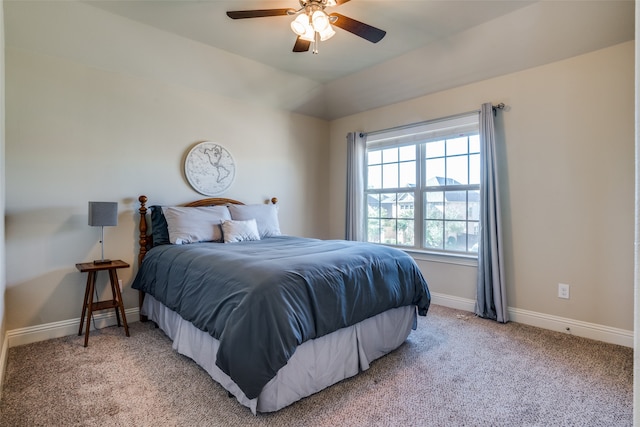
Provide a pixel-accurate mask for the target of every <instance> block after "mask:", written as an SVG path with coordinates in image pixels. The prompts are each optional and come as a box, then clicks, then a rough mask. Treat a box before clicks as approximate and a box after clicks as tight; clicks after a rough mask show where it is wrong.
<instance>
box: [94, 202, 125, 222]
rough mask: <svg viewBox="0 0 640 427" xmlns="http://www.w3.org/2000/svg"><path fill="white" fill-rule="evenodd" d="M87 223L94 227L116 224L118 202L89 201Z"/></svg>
mask: <svg viewBox="0 0 640 427" xmlns="http://www.w3.org/2000/svg"><path fill="white" fill-rule="evenodd" d="M89 225H91V226H96V227H101V226H102V227H106V226H114V225H118V203H117V202H89Z"/></svg>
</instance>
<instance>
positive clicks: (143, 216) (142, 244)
mask: <svg viewBox="0 0 640 427" xmlns="http://www.w3.org/2000/svg"><path fill="white" fill-rule="evenodd" d="M138 201H139V202H140V209H138V211H139V212H140V224H139V226H138V227H139V230H140V240H139V241H138V243H139V250H138V268H140V266H141V265H142V260H143V259H144V256H145V255H146V254H147V241H148V239H149V236H147V206H146V203H147V196H144V195H143V196H140V197H138ZM143 302H144V292H142V291H138V308H139V309H140V310H142V303H143ZM140 321H141V322H146V321H147V316H145V315H143V314H142V313H141V314H140Z"/></svg>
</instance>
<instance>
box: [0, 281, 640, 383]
mask: <svg viewBox="0 0 640 427" xmlns="http://www.w3.org/2000/svg"><path fill="white" fill-rule="evenodd" d="M431 301H432V302H433V303H434V304H437V305H442V306H444V307H449V308H455V309H457V310H463V311H469V312H472V313H473V311H474V308H475V301H474V300H471V299H468V298H460V297H455V296H451V295H446V294H439V293H435V292H432V293H431ZM508 311H509V319H510V320H511V321H512V322H517V323H522V324H525V325H530V326H535V327H538V328H543V329H549V330H552V331H557V332H564V333H568V334H572V335H576V336H579V337H583V338H590V339H594V340H598V341H603V342H607V343H611V344H617V345H622V346H625V347H631V348H633V331H628V330H625V329H619V328H612V327H609V326H603V325H598V324H595V323H588V322H582V321H580V320H573V319H568V318H565V317H559V316H552V315H550V314H544V313H537V312H534V311H529V310H522V309H518V308H509V309H508ZM125 313H126V315H127V322H128V323H132V322H137V321H138V320H140V312H139V310H138V308H130V309H127V310H125ZM94 321H95V326H96V327H97V328H104V327H106V326H112V325H115V324H116V316H115V313H113V312H109V313H100V314H95V315H94ZM93 323H94V322H92V324H91V329H92V330H93V328H94V325H93ZM79 326H80V318H77V319H71V320H64V321H61V322H54V323H47V324H44V325H38V326H30V327H27V328H21V329H14V330H11V331H7V333H6V335H5V337H4V342H3V343H2V347H0V381H1V380H2V378H3V375H4V368H5V364H6V359H7V350H8V348H10V347H15V346H17V345H23V344H30V343H33V342H38V341H45V340H48V339H52V338H60V337H65V336H68V335H74V334H77V333H78V328H79ZM0 384H2V382H0Z"/></svg>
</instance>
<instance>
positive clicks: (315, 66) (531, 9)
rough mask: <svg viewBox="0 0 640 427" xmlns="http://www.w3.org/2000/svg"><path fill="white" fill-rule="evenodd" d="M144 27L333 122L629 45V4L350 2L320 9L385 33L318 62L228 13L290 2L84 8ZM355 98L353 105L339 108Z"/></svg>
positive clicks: (343, 41) (291, 0)
mask: <svg viewBox="0 0 640 427" xmlns="http://www.w3.org/2000/svg"><path fill="white" fill-rule="evenodd" d="M87 3H88V4H90V5H92V6H95V7H98V8H100V9H103V10H106V11H108V12H111V13H114V14H117V15H120V16H122V17H125V18H128V19H132V20H135V21H138V22H141V23H144V24H147V25H150V26H152V27H155V28H158V29H161V30H164V31H167V32H170V33H174V34H177V35H180V36H182V37H186V38H188V39H192V40H195V41H198V42H201V43H204V44H207V45H210V46H212V47H215V48H218V49H222V50H225V51H228V52H231V53H233V54H236V55H239V56H242V57H245V58H249V59H251V60H254V61H257V62H260V63H262V64H266V65H268V66H270V67H273V68H275V69H278V70H281V71H283V72H286V73H289V74H293V75H296V76H302V77H304V78H306V79H309V80H313V81H316V82H318V83H320V84H322V85H323V88H324V89H323V91H324V93H323V94H322V96H321V97H320V98H318V97H317V96H315V97H314V98H313V99H309V100H308V102H305V103H302V104H301V105H299V106H297V108H296V109H295V111H296V112H299V113H303V114H308V115H311V116H316V117H321V118H324V119H334V118H338V117H343V116H345V115H349V114H354V113H357V112H360V111H364V110H367V109H371V108H376V107H379V106H382V105H387V104H390V103H392V102H398V101H402V100H405V99H409V98H414V97H417V96H420V95H424V94H427V93H431V92H434V91H439V90H443V89H447V88H450V87H454V86H457V85H461V84H465V83H470V82H472V81H477V80H481V79H486V78H490V77H494V76H497V75H500V74H505V73H508V72H514V71H517V70H521V69H524V68H528V67H532V66H536V65H541V64H545V63H549V62H552V61H557V60H560V59H564V58H567V57H570V56H575V55H578V54H581V53H585V52H589V51H592V50H595V49H600V48H604V47H607V46H610V45H613V44H617V43H621V42H624V41H628V40H632V39H633V37H634V18H633V17H634V1H633V0H621V1H618V0H590V1H586V0H566V1H564V0H562V1H561V0H545V1H536V0H527V1H525V0H405V1H400V0H351V1H349V2H347V3H345V4H343V5H341V6H338V7H335V8H328V9H327V11H329V12H331V11H336V12H339V13H341V14H343V15H346V16H348V17H351V18H354V19H357V20H359V21H362V22H365V23H367V24H370V25H373V26H375V27H378V28H380V29H383V30H385V31H386V32H387V34H386V36H385V38H384V39H383V40H381V41H380V42H379V43H377V44H373V43H370V42H368V41H366V40H364V39H361V38H359V37H357V36H355V35H353V34H351V33H348V32H346V31H343V30H341V29H339V28H337V29H336V33H337V34H336V35H335V36H334V37H333V38H332V39H330V40H328V41H325V42H322V43H320V46H319V51H320V53H319V54H318V55H313V54H312V53H311V52H305V53H294V52H292V51H291V49H292V47H293V43H294V41H295V35H294V34H293V32H292V31H291V29H290V27H289V24H290V22H291V20H292V18H291V17H289V16H278V17H267V18H252V19H242V20H232V19H230V18H228V17H227V16H226V13H225V12H226V11H229V10H251V9H271V8H298V6H299V4H298V1H297V0H233V1H229V0H203V1H190V0H141V1H133V0H128V1H110V0H107V1H88V2H87ZM345 99H353V100H354V102H352V103H350V102H344V101H345Z"/></svg>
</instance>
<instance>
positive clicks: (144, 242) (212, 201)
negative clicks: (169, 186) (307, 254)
mask: <svg viewBox="0 0 640 427" xmlns="http://www.w3.org/2000/svg"><path fill="white" fill-rule="evenodd" d="M147 200H148V199H147V196H140V197H138V201H139V202H140V209H138V211H139V212H140V224H139V225H138V229H139V230H140V240H139V241H138V244H139V249H138V265H141V264H142V260H143V259H144V257H145V255H146V254H147V248H148V247H149V246H150V245H152V244H153V237H152V236H151V235H149V234H147ZM271 203H273V204H274V205H275V204H276V203H278V199H277V198H276V197H273V198H272V199H271ZM228 204H234V205H244V203H242V202H239V201H237V200H233V199H227V198H223V197H213V198H207V199H200V200H195V201H193V202H189V203H184V204H182V205H179V206H185V207H198V206H218V205H228Z"/></svg>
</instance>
